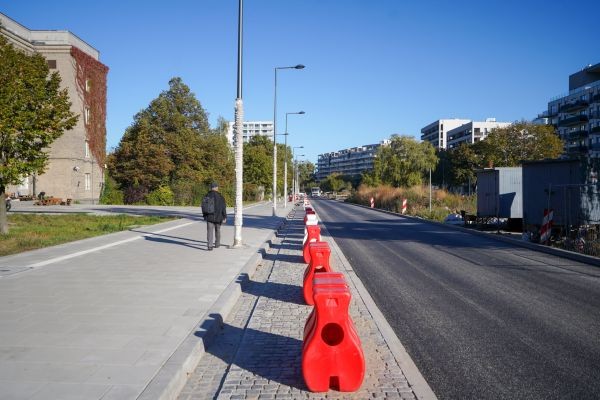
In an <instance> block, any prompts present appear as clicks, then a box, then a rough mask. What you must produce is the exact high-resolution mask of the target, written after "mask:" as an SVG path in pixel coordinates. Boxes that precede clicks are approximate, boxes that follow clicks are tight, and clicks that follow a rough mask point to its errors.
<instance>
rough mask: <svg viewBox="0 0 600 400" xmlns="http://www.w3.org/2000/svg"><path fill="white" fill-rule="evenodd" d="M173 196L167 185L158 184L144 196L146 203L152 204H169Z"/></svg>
mask: <svg viewBox="0 0 600 400" xmlns="http://www.w3.org/2000/svg"><path fill="white" fill-rule="evenodd" d="M174 200H175V196H174V194H173V191H172V190H171V188H170V187H168V186H159V187H158V188H157V189H156V190H153V191H152V192H150V193H149V194H148V196H146V203H147V204H149V205H152V206H171V205H173V201H174Z"/></svg>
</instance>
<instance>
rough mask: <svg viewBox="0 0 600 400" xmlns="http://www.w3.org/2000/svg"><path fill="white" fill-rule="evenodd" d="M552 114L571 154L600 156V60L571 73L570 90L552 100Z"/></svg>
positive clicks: (557, 129)
mask: <svg viewBox="0 0 600 400" xmlns="http://www.w3.org/2000/svg"><path fill="white" fill-rule="evenodd" d="M548 117H549V119H550V123H551V124H552V125H554V127H555V128H556V131H557V133H558V135H559V136H560V137H561V138H562V139H563V140H564V142H565V152H566V153H567V154H572V155H589V156H592V157H600V63H599V64H595V65H591V64H590V65H588V66H587V67H585V68H584V69H582V70H581V71H579V72H576V73H574V74H572V75H570V76H569V93H568V94H565V95H562V96H559V97H557V98H555V99H553V100H551V101H550V102H549V103H548Z"/></svg>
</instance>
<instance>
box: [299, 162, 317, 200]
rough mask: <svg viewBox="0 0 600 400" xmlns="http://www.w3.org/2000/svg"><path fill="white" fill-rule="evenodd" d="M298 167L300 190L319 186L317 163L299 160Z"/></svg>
mask: <svg viewBox="0 0 600 400" xmlns="http://www.w3.org/2000/svg"><path fill="white" fill-rule="evenodd" d="M297 168H298V183H299V185H298V188H299V189H300V191H305V192H306V191H307V190H309V189H310V188H311V187H313V186H318V185H317V183H316V181H317V179H316V177H315V164H313V163H311V162H310V161H304V162H299V163H298V165H297Z"/></svg>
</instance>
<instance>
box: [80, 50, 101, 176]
mask: <svg viewBox="0 0 600 400" xmlns="http://www.w3.org/2000/svg"><path fill="white" fill-rule="evenodd" d="M71 56H72V57H73V59H74V60H75V64H76V69H77V72H76V74H75V80H76V83H77V91H78V93H79V95H80V96H81V98H82V99H83V107H84V109H83V122H84V126H85V132H86V137H87V140H88V144H89V147H90V151H91V152H92V155H93V156H94V158H95V159H96V161H97V162H98V164H100V165H104V160H105V157H106V75H107V74H108V67H107V66H106V65H104V64H102V63H101V62H100V61H98V60H96V59H95V58H93V57H91V56H90V55H88V54H86V53H85V52H83V51H82V50H80V49H78V48H77V47H75V46H72V47H71ZM86 110H89V111H86Z"/></svg>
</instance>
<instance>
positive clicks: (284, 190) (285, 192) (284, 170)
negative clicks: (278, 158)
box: [283, 111, 306, 208]
mask: <svg viewBox="0 0 600 400" xmlns="http://www.w3.org/2000/svg"><path fill="white" fill-rule="evenodd" d="M290 114H299V115H303V114H306V113H305V112H304V111H298V112H288V113H285V133H284V135H285V147H284V148H285V157H283V207H284V208H287V192H288V187H287V138H288V135H289V132H288V115H290ZM292 158H293V157H292Z"/></svg>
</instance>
